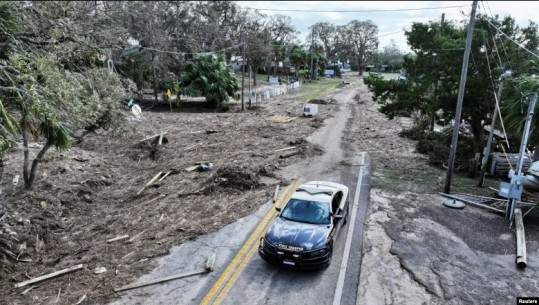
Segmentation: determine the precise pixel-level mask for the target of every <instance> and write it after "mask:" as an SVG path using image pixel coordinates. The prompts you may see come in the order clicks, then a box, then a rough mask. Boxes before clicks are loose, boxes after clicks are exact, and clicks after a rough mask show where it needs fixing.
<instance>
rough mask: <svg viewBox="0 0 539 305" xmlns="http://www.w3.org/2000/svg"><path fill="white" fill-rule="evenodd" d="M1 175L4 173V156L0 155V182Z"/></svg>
mask: <svg viewBox="0 0 539 305" xmlns="http://www.w3.org/2000/svg"><path fill="white" fill-rule="evenodd" d="M3 175H4V158H2V157H0V183H2V176H3Z"/></svg>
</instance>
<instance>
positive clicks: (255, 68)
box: [253, 66, 258, 87]
mask: <svg viewBox="0 0 539 305" xmlns="http://www.w3.org/2000/svg"><path fill="white" fill-rule="evenodd" d="M256 71H258V67H257V66H253V86H254V87H256Z"/></svg>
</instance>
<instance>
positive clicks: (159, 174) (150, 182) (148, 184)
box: [137, 172, 163, 195]
mask: <svg viewBox="0 0 539 305" xmlns="http://www.w3.org/2000/svg"><path fill="white" fill-rule="evenodd" d="M162 174H163V172H159V173H157V175H155V176H154V177H153V178H152V179H151V180H150V181H149V182H148V183H146V185H145V186H144V187H143V188H141V189H140V191H138V192H137V195H140V193H142V191H144V189H146V188H147V187H148V186H150V185H152V184H153V183H154V182H155V181H156V180H157V179H159V177H160V176H161V175H162Z"/></svg>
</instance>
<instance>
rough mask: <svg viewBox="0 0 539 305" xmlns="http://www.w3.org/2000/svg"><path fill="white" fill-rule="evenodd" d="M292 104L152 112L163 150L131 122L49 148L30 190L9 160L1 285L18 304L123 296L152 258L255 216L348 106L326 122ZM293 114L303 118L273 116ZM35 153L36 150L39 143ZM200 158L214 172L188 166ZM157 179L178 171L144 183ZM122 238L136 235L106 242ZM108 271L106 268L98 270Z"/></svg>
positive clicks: (15, 159) (1, 220) (16, 156)
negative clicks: (285, 170) (26, 286)
mask: <svg viewBox="0 0 539 305" xmlns="http://www.w3.org/2000/svg"><path fill="white" fill-rule="evenodd" d="M293 98H294V97H293V96H292V97H290V96H289V97H283V98H282V99H283V100H284V101H285V103H283V102H279V103H277V107H276V106H275V104H265V105H260V106H261V107H258V108H257V109H256V110H252V111H247V112H245V113H226V114H222V113H221V114H219V113H189V114H187V113H177V112H175V113H168V112H163V113H146V117H147V118H148V119H149V120H150V121H151V122H152V124H153V125H154V127H155V128H157V129H162V130H163V131H165V132H167V134H166V138H167V140H168V142H164V144H163V145H161V146H159V148H158V149H157V150H156V151H154V149H155V145H154V144H148V143H140V140H142V139H143V138H145V137H147V136H148V135H151V131H150V130H149V129H148V128H146V125H144V124H141V122H138V121H135V120H134V119H133V118H129V119H128V120H127V123H126V125H125V126H123V129H121V130H116V131H115V133H114V136H112V135H111V134H109V133H99V132H98V133H96V134H90V135H88V136H87V137H86V138H85V139H84V141H82V142H81V143H78V144H76V145H75V146H74V147H72V148H71V149H69V150H66V151H55V150H53V151H50V152H49V153H48V154H47V155H46V156H45V158H44V159H43V161H42V167H41V168H42V171H41V173H40V175H39V177H38V178H37V179H36V185H35V188H34V190H31V191H25V190H23V186H22V184H20V183H19V185H17V186H16V187H13V186H12V183H11V181H12V179H13V177H14V176H15V175H17V174H18V171H19V166H20V162H21V161H22V158H21V154H20V153H16V152H15V153H13V154H10V155H8V158H7V160H6V164H5V166H6V172H5V174H4V177H5V179H4V182H3V185H2V187H3V194H2V195H1V196H3V197H2V198H3V210H2V211H0V227H1V228H2V229H1V230H2V234H1V236H2V238H1V239H0V248H1V249H3V250H2V252H1V253H0V259H1V268H0V274H1V279H2V280H1V281H0V287H2V289H3V290H4V291H7V292H8V295H9V299H10V300H13V302H19V303H33V302H34V301H33V299H32V298H34V297H38V298H39V299H40V300H42V301H43V302H49V301H51V302H53V301H54V300H55V298H56V297H57V294H58V291H59V289H61V294H62V297H61V298H60V302H59V304H62V303H65V304H73V303H76V302H77V301H78V299H79V298H80V297H81V296H82V295H84V294H87V297H88V301H90V302H91V303H103V302H104V301H105V300H106V299H108V298H110V297H114V296H115V294H114V292H113V288H114V287H117V286H120V285H123V284H126V283H128V282H130V281H132V280H133V279H134V278H136V277H138V276H140V275H142V274H144V273H145V272H147V271H148V270H150V269H151V268H152V266H153V265H152V263H151V262H149V261H148V259H150V258H153V257H156V256H160V255H164V254H166V253H168V250H169V249H170V248H171V247H172V246H173V245H178V244H181V243H182V242H184V241H186V240H190V239H194V238H196V237H197V236H198V235H201V234H206V233H209V232H212V231H215V230H217V229H219V228H221V227H223V226H224V225H226V224H228V223H231V222H233V221H235V220H236V219H238V218H241V217H243V216H246V215H248V214H250V213H252V212H253V211H254V210H255V209H256V208H258V207H259V206H260V205H262V204H263V203H265V202H267V201H268V200H270V198H271V197H272V196H273V193H274V190H275V186H276V184H279V183H282V184H287V183H288V181H282V179H281V178H280V177H277V176H276V175H275V174H274V172H275V171H276V170H278V169H279V168H280V167H283V166H286V165H287V164H290V163H292V162H295V161H297V160H299V159H301V158H305V157H309V156H314V155H319V154H321V153H322V150H321V148H320V147H318V146H316V145H313V144H311V143H309V142H308V141H306V140H305V138H306V137H307V135H308V134H309V133H311V132H312V131H314V130H315V129H316V128H318V127H320V126H321V124H322V123H323V121H324V119H325V118H326V117H327V116H328V115H330V114H329V113H330V112H331V110H332V109H336V107H338V105H321V106H320V107H322V108H321V111H320V113H319V115H318V116H317V117H316V118H313V119H304V118H301V110H302V107H301V105H302V101H301V100H291V99H293ZM287 99H288V100H287ZM283 113H284V114H286V116H288V117H290V118H294V117H295V118H296V119H293V120H290V121H287V122H276V121H272V120H268V119H267V118H268V117H271V115H274V114H283ZM148 142H150V141H148ZM30 147H31V148H30V149H31V154H35V153H36V152H37V151H38V150H39V149H40V147H41V145H40V144H39V143H34V144H31V145H30ZM291 147H294V148H291ZM283 148H289V150H286V151H280V150H281V149H283ZM18 149H20V148H18ZM275 150H278V151H275ZM290 152H294V153H292V154H290ZM152 154H153V155H152ZM200 162H211V163H213V164H214V167H213V168H211V169H209V170H207V171H198V170H188V168H189V167H192V166H193V165H195V164H196V163H200ZM159 172H161V173H163V175H161V176H160V177H163V176H165V175H164V174H165V173H167V174H168V175H166V177H165V178H164V179H162V180H160V181H156V182H155V183H153V184H151V185H149V186H147V187H145V185H146V184H147V183H148V182H149V181H150V180H151V179H152V177H155V176H156V174H158V173H159ZM7 198H9V200H6V199H7ZM122 235H129V237H128V238H126V239H123V240H120V241H115V242H110V243H108V242H107V240H110V239H112V238H115V237H118V236H122ZM77 264H84V269H83V270H80V271H77V272H74V273H72V274H67V275H64V276H62V277H60V278H57V279H55V280H52V281H47V282H46V284H42V285H40V284H38V285H36V286H35V288H33V289H32V291H31V293H28V294H25V295H21V294H20V292H21V291H20V290H18V289H14V288H13V284H14V283H16V282H21V281H24V280H26V279H28V277H31V278H33V277H37V276H40V275H43V274H47V273H50V272H53V271H56V270H60V269H64V268H68V267H71V266H74V265H77ZM98 267H104V268H105V269H106V270H107V272H105V273H103V274H99V275H97V274H94V273H93V272H92V271H93V270H94V269H95V268H98ZM67 283H70V288H69V289H70V291H69V292H65V289H66V288H67ZM40 302H41V301H40Z"/></svg>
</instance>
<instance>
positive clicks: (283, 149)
mask: <svg viewBox="0 0 539 305" xmlns="http://www.w3.org/2000/svg"><path fill="white" fill-rule="evenodd" d="M294 148H296V146H292V147H286V148H281V149H276V150H274V151H273V152H280V151H285V150H290V149H294Z"/></svg>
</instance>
